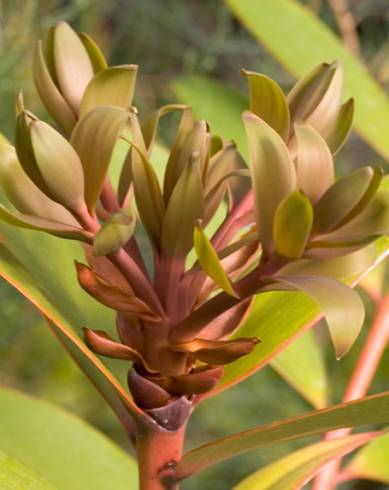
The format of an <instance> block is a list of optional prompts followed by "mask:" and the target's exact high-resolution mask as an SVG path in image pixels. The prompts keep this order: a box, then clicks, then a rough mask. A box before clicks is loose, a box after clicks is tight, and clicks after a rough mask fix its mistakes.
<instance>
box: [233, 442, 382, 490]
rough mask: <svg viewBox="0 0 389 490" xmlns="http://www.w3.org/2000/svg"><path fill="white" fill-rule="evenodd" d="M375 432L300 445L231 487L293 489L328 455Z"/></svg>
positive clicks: (343, 450) (354, 445)
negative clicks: (301, 446) (300, 447)
mask: <svg viewBox="0 0 389 490" xmlns="http://www.w3.org/2000/svg"><path fill="white" fill-rule="evenodd" d="M375 436H376V434H374V433H372V434H369V433H367V434H358V435H354V436H349V437H345V438H342V439H337V440H334V441H322V442H319V443H317V444H312V445H310V446H307V447H304V448H303V449H300V450H299V451H295V452H293V453H292V454H289V455H288V456H285V457H284V458H281V459H278V460H277V461H274V462H273V463H271V464H269V465H267V466H265V467H264V468H261V469H260V470H259V471H257V472H255V473H253V474H252V475H250V476H249V477H247V478H246V479H245V480H243V481H242V482H241V483H239V485H237V486H236V487H234V490H295V489H296V488H300V487H301V486H302V485H305V484H306V483H308V482H309V481H310V480H311V479H312V478H313V477H314V476H315V474H317V473H318V472H319V471H320V470H321V469H322V467H323V466H324V465H325V464H326V463H328V462H329V461H331V460H332V459H334V458H336V457H339V456H344V455H345V454H348V453H350V452H351V451H354V450H355V449H357V448H358V447H359V446H361V445H363V444H366V443H367V442H368V441H369V440H371V439H372V438H373V437H375Z"/></svg>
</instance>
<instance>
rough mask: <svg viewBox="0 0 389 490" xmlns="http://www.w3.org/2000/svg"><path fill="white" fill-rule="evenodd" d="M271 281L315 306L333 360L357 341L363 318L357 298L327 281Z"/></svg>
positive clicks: (301, 278)
mask: <svg viewBox="0 0 389 490" xmlns="http://www.w3.org/2000/svg"><path fill="white" fill-rule="evenodd" d="M274 279H275V280H276V281H280V282H281V283H285V284H286V285H287V286H291V287H292V288H296V289H297V290H299V291H302V292H304V293H305V294H307V295H308V296H310V297H311V298H312V299H313V300H314V301H315V302H316V303H317V304H318V305H319V307H320V309H321V311H322V312H323V313H324V316H325V318H326V320H327V324H328V328H329V331H330V334H331V338H332V341H333V344H334V347H335V353H336V357H337V359H340V358H341V357H343V356H344V355H345V354H346V353H347V352H348V351H349V350H350V348H351V346H352V345H353V343H354V341H355V340H356V338H357V337H358V335H359V332H360V330H361V328H362V325H363V321H364V318H365V309H364V305H363V302H362V300H361V298H360V297H359V296H358V294H357V293H356V292H355V291H354V290H352V289H351V288H350V287H348V286H346V285H344V284H342V283H341V282H339V281H336V280H334V279H331V278H328V277H320V276H302V275H299V276H284V277H280V276H277V277H275V278H274ZM275 287H277V286H275Z"/></svg>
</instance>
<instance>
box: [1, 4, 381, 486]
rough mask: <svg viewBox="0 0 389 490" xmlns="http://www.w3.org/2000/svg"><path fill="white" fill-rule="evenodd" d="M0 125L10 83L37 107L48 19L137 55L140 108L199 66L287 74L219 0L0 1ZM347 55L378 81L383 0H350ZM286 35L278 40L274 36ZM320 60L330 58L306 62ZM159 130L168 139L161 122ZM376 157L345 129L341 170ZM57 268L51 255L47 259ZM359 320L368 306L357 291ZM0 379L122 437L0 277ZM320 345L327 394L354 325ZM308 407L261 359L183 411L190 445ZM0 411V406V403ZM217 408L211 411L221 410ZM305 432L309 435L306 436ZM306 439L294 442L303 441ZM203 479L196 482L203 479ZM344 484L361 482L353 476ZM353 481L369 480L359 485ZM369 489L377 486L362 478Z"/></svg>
mask: <svg viewBox="0 0 389 490" xmlns="http://www.w3.org/2000/svg"><path fill="white" fill-rule="evenodd" d="M303 3H304V4H306V6H307V7H308V8H309V9H311V10H312V11H313V12H314V14H315V15H317V16H318V17H319V18H320V19H321V20H322V21H324V22H325V23H326V24H327V25H328V26H329V27H330V28H331V29H332V30H333V31H334V32H336V33H338V25H337V23H336V18H335V16H334V12H333V10H332V9H331V6H330V3H329V2H327V1H325V0H306V1H304V2H303ZM0 5H1V19H0V21H1V29H0V60H1V62H0V100H1V111H0V128H1V130H2V131H3V132H4V133H5V134H6V135H7V136H8V137H10V138H11V139H12V128H13V125H14V97H15V94H16V92H17V90H18V89H20V88H22V89H23V91H24V93H25V98H26V101H27V105H28V107H30V108H31V109H32V110H33V111H36V112H38V113H39V114H41V115H42V116H44V114H43V113H42V109H41V106H39V105H38V104H37V97H36V95H35V91H34V88H33V86H32V79H31V71H30V64H31V55H32V48H33V45H34V41H35V40H36V38H37V37H43V36H44V34H45V32H46V29H47V28H48V27H49V26H50V25H52V24H53V23H54V22H55V21H56V20H58V19H65V20H67V21H69V22H70V23H71V24H72V25H73V27H75V28H77V29H78V30H83V31H87V32H88V33H90V34H91V35H92V36H93V37H94V38H95V39H96V40H97V41H98V43H99V44H100V45H101V46H102V47H103V50H104V52H105V54H106V55H107V56H108V58H109V59H110V61H111V63H112V64H119V63H127V62H128V63H137V64H139V65H140V70H141V71H140V80H139V83H138V88H137V93H136V104H137V105H138V107H139V108H141V109H142V110H146V111H149V110H150V111H151V110H153V109H154V108H155V107H156V106H158V105H161V104H163V103H166V102H172V101H175V100H176V99H177V97H178V95H179V90H178V87H179V86H180V81H182V80H184V79H190V78H191V77H193V75H196V77H199V76H205V77H211V78H214V79H217V80H219V81H221V82H222V83H223V84H224V85H225V86H226V87H231V88H234V89H237V90H239V91H242V92H244V91H245V90H246V80H245V79H244V78H243V77H241V75H240V69H241V68H242V67H244V68H247V69H250V70H254V71H259V72H264V73H266V74H268V75H270V76H271V77H273V78H275V79H276V80H278V81H279V83H280V84H281V85H282V87H283V88H284V89H288V88H289V87H290V86H291V84H292V83H293V78H292V77H291V76H290V75H289V74H288V73H287V72H286V71H285V70H284V69H283V68H282V67H281V66H280V65H279V64H278V62H277V61H276V60H275V59H274V58H273V57H272V56H271V55H270V54H268V52H267V51H266V50H265V48H264V47H262V46H261V45H260V44H259V43H258V41H257V40H256V39H254V38H253V37H252V36H251V35H250V34H249V33H248V32H247V31H246V30H245V28H244V27H242V26H241V24H240V23H239V22H238V21H237V20H236V19H235V18H234V17H233V15H232V13H231V12H230V11H229V10H228V8H227V7H226V6H225V4H224V3H223V2H221V1H220V0H186V1H185V2H183V1H182V0H164V1H163V2H162V1H159V0H142V1H139V0H118V1H112V0H111V1H106V0H105V1H103V0H97V1H92V0H68V1H66V0H63V1H60V0H57V1H54V0H45V1H43V0H41V1H38V0H25V1H22V0H16V1H15V0H6V1H4V0H3V1H1V2H0ZM350 8H351V12H352V15H353V19H354V21H355V25H356V29H357V34H358V39H359V56H360V57H361V59H362V60H363V61H364V62H365V63H366V64H367V65H368V67H369V69H370V71H371V72H372V73H373V75H374V76H375V78H376V79H377V80H378V81H379V83H380V84H381V85H382V86H383V87H384V88H385V89H386V90H387V89H388V88H389V56H388V55H389V36H388V33H389V8H388V4H387V0H351V1H350ZM285 42H287V40H285ZM321 61H332V60H317V62H318V63H319V62H321ZM164 129H165V130H164V133H163V138H165V140H166V141H168V140H169V137H170V135H169V130H168V128H167V127H166V126H165V128H164ZM372 163H373V164H383V163H384V162H383V161H382V159H381V157H380V156H379V155H378V154H376V153H375V152H374V151H373V150H372V149H371V148H370V147H369V146H368V145H367V144H366V143H364V142H363V141H362V140H361V139H359V138H358V137H357V136H355V135H353V136H352V138H351V140H350V142H349V143H348V144H347V145H346V147H345V148H344V149H343V150H342V151H341V153H340V154H339V156H338V158H337V171H338V174H339V175H342V174H343V173H344V172H345V171H349V170H350V169H351V168H354V167H358V166H361V165H368V164H372ZM57 267H59V268H60V267H61V264H57ZM365 300H366V306H367V311H368V313H370V314H368V315H367V322H368V321H369V319H370V318H371V313H372V311H373V305H372V304H371V302H370V301H369V300H368V299H367V298H365ZM0 304H1V308H0V324H1V335H0V382H1V384H5V385H8V386H12V387H16V388H19V389H21V390H22V391H25V392H27V393H31V394H34V395H37V396H38V397H41V398H44V399H46V400H49V401H51V402H54V403H56V404H59V405H61V406H63V407H65V408H67V409H68V410H70V411H71V412H73V413H77V414H79V415H81V416H82V417H83V418H84V419H86V420H87V421H89V422H90V423H92V424H93V425H95V426H97V427H99V428H100V429H102V430H103V431H104V432H105V433H107V434H108V435H109V436H110V437H112V438H113V439H114V440H116V441H117V442H118V443H119V444H121V445H123V446H124V447H126V448H127V443H126V440H125V437H124V435H123V434H122V432H121V429H120V427H119V426H118V424H117V422H116V420H115V419H114V417H113V415H112V414H111V413H110V411H109V410H108V408H106V406H105V404H104V403H103V401H102V400H101V399H100V397H99V395H98V394H97V393H95V391H94V390H93V388H92V387H91V386H90V385H89V383H88V382H87V381H86V380H85V379H84V378H83V376H82V374H81V373H80V372H79V370H78V368H77V367H76V366H75V365H73V363H72V361H71V360H70V359H69V358H68V357H67V354H66V353H65V352H64V351H63V350H62V347H61V346H60V345H59V344H58V343H57V340H56V339H55V338H54V337H53V336H52V334H51V333H50V332H49V330H48V328H47V326H46V324H45V322H44V321H43V320H42V319H41V317H40V316H39V315H38V314H37V313H36V312H35V311H34V310H33V309H32V307H31V306H30V305H29V304H28V303H27V302H26V301H25V300H24V299H23V298H21V297H20V296H19V295H18V294H17V293H16V292H15V291H14V290H12V289H11V288H10V286H8V285H7V284H5V283H1V285H0ZM316 330H317V334H318V338H319V341H320V343H321V346H322V347H323V349H325V353H326V363H327V367H328V373H329V382H330V384H331V386H332V391H331V398H332V400H331V401H332V402H338V401H340V398H341V394H342V391H343V389H344V387H345V384H346V382H347V379H348V375H349V373H350V371H351V369H352V366H353V363H354V361H355V359H356V358H357V355H358V351H359V349H360V346H361V344H362V342H363V336H364V335H363V334H362V335H361V337H360V339H359V340H358V343H357V345H356V346H355V347H354V348H353V349H352V351H351V352H350V354H348V355H347V356H346V358H345V359H343V360H342V361H341V362H335V360H334V356H333V352H332V348H331V346H330V345H329V341H328V338H327V335H326V334H325V332H322V330H321V329H320V328H318V329H316ZM388 361H389V353H387V354H386V356H385V357H384V359H383V360H382V362H381V365H380V369H379V372H378V375H377V377H376V380H375V382H374V385H373V386H372V390H371V391H372V393H374V392H378V391H382V390H385V389H388V381H387V380H388V379H389V362H388ZM309 408H310V407H309V405H308V403H307V402H305V401H304V400H303V399H302V398H301V397H300V396H299V395H298V394H297V393H296V392H294V391H293V390H292V389H291V388H290V387H289V386H288V385H287V384H286V383H285V382H284V381H283V380H281V378H279V376H278V375H277V374H276V373H275V372H274V371H273V370H271V369H270V368H269V367H267V368H265V369H263V370H261V371H260V372H259V373H258V374H256V375H254V376H253V377H251V378H249V379H248V380H247V381H245V382H244V383H242V384H241V385H239V386H238V387H234V388H232V389H231V390H229V391H227V392H224V393H222V394H220V395H219V396H218V397H215V398H213V399H211V400H209V401H207V402H206V403H204V404H203V405H201V406H200V407H199V409H198V411H197V412H196V413H195V415H194V417H193V419H192V421H191V430H190V434H191V440H190V441H189V444H190V445H194V444H198V443H200V442H205V441H206V440H209V439H211V438H215V437H220V436H223V435H225V434H226V433H231V432H235V431H238V430H243V429H245V428H248V427H251V426H253V425H258V424H260V423H266V422H268V421H272V420H274V419H277V418H284V417H287V416H291V415H295V414H298V413H301V412H304V411H307V410H308V409H309ZM0 411H1V408H0ZM222 413H223V416H221V414H222ZM315 440H317V439H316V438H312V442H313V441H315ZM306 442H307V441H304V444H306ZM299 445H301V443H299V442H293V443H290V444H289V445H286V444H284V445H282V446H275V447H274V448H273V447H272V448H269V449H265V450H261V451H260V452H258V451H257V452H254V453H251V454H249V455H244V456H242V457H241V458H240V459H238V460H237V464H234V465H231V464H228V463H227V464H225V465H221V466H218V467H216V468H215V469H210V470H208V471H206V472H204V474H201V475H200V476H198V477H196V478H193V479H189V480H188V481H185V482H184V484H183V485H182V487H183V489H184V490H190V489H195V488H212V489H214V490H224V489H226V488H231V487H232V486H233V484H234V483H236V482H238V481H239V480H241V479H242V478H243V477H244V476H245V475H247V474H248V473H250V472H251V471H254V470H255V469H257V468H258V467H260V466H261V465H263V464H265V463H267V462H269V461H271V460H272V459H274V458H275V457H280V456H282V455H283V454H286V453H287V452H288V451H290V450H291V449H294V448H295V447H298V446H299ZM205 482H206V483H205ZM354 488H362V487H360V486H355V487H354ZM363 488H369V487H368V484H367V483H366V484H364V486H363ZM371 488H378V484H377V483H373V486H372V487H371Z"/></svg>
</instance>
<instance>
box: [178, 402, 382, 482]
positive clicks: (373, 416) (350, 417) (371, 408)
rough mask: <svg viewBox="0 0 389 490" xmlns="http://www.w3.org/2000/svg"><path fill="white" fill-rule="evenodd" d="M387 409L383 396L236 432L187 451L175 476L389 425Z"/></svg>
mask: <svg viewBox="0 0 389 490" xmlns="http://www.w3.org/2000/svg"><path fill="white" fill-rule="evenodd" d="M388 407H389V392H385V393H380V394H378V395H373V396H369V397H366V398H362V399H360V400H357V401H353V402H348V403H340V404H338V405H334V406H333V407H330V408H326V409H323V410H316V411H314V412H309V413H307V414H304V415H301V416H299V417H294V418H289V419H285V420H279V421H277V422H272V423H270V424H266V425H262V426H259V427H256V428H254V429H250V430H246V431H244V432H238V433H237V434H232V435H230V436H227V437H224V438H223V439H218V440H215V441H212V442H209V443H208V444H205V445H203V446H200V447H198V448H196V449H193V450H192V451H189V453H187V454H185V455H184V457H183V458H182V460H181V462H180V463H179V464H178V466H177V469H176V473H175V476H176V477H177V478H186V477H188V476H190V475H192V474H194V473H198V472H199V471H202V470H204V469H205V468H208V467H209V466H212V465H214V464H217V463H220V462H221V461H224V460H226V459H230V458H233V457H234V456H237V455H238V454H242V453H245V452H247V451H251V450H253V449H257V448H260V447H264V446H268V445H270V444H275V443H278V442H285V441H291V440H294V439H300V438H302V437H306V436H309V435H314V434H321V433H323V432H327V431H329V430H333V429H340V428H343V427H358V426H363V425H368V424H383V423H386V422H388V421H389V410H388Z"/></svg>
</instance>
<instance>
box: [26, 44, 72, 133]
mask: <svg viewBox="0 0 389 490" xmlns="http://www.w3.org/2000/svg"><path fill="white" fill-rule="evenodd" d="M32 69H33V75H34V82H35V86H36V89H37V91H38V93H39V96H40V98H41V99H42V102H43V103H44V105H45V107H46V109H47V111H48V113H49V114H50V115H51V117H52V118H53V119H54V120H55V121H57V122H58V124H59V125H60V126H61V127H62V128H63V129H64V130H65V131H66V132H67V133H68V134H69V133H71V131H72V129H73V128H74V126H75V125H76V122H77V121H76V116H75V113H74V112H73V110H72V108H71V107H70V106H69V104H68V103H67V101H66V100H65V98H64V97H63V95H62V94H61V92H60V91H59V90H58V88H57V86H56V84H55V83H54V81H53V79H52V78H51V75H50V72H49V70H48V68H47V65H46V61H45V58H44V55H43V49H42V43H41V42H40V41H39V42H38V45H37V47H36V49H35V53H34V60H33V64H32Z"/></svg>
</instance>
